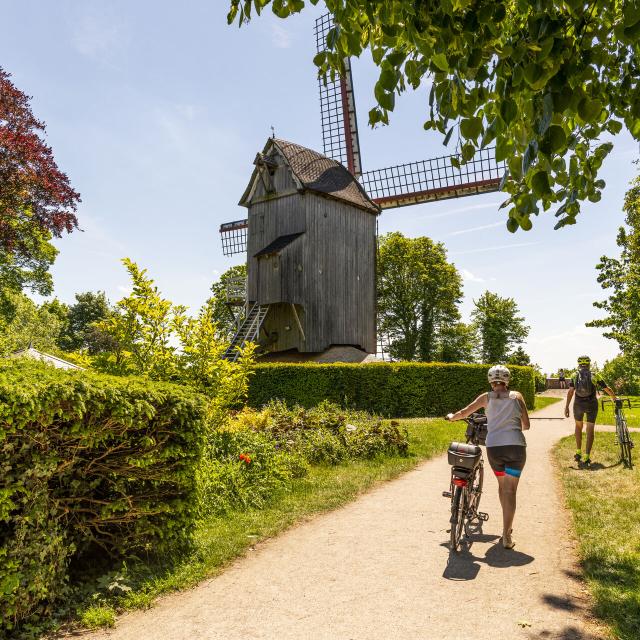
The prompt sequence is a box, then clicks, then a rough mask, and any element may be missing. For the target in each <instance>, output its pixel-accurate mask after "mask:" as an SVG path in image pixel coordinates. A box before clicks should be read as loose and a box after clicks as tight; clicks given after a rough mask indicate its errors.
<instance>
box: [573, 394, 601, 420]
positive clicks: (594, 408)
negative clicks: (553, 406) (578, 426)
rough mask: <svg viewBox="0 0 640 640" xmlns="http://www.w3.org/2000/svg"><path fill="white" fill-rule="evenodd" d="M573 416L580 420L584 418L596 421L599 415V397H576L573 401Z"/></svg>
mask: <svg viewBox="0 0 640 640" xmlns="http://www.w3.org/2000/svg"><path fill="white" fill-rule="evenodd" d="M573 417H574V418H575V419H576V420H577V421H578V422H582V421H584V420H586V421H587V422H595V421H596V418H597V417H598V399H597V398H593V399H587V400H581V399H579V398H576V399H575V400H574V401H573Z"/></svg>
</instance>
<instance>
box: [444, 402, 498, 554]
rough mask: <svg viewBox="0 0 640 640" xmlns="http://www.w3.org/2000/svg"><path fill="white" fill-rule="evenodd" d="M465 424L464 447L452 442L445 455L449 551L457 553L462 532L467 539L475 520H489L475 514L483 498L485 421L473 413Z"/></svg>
mask: <svg viewBox="0 0 640 640" xmlns="http://www.w3.org/2000/svg"><path fill="white" fill-rule="evenodd" d="M465 421H466V423H467V431H466V434H465V436H466V440H467V442H466V444H465V443H462V442H452V443H451V444H450V445H449V450H448V452H447V455H448V458H449V464H450V465H451V483H450V485H449V491H443V492H442V495H443V496H444V497H445V498H451V518H450V520H449V521H450V523H451V537H450V549H451V551H458V550H459V549H460V543H461V542H462V532H463V531H464V534H465V537H466V538H468V537H469V531H468V529H469V525H470V524H471V523H472V522H473V521H474V520H477V521H478V522H485V521H486V520H488V519H489V516H488V515H487V514H486V513H483V512H482V511H478V507H479V506H480V498H481V496H482V482H483V479H484V461H483V459H482V449H480V446H479V445H480V444H484V443H485V441H486V438H487V418H486V416H484V415H482V414H479V413H472V414H471V415H470V416H469V417H468V418H466V419H465Z"/></svg>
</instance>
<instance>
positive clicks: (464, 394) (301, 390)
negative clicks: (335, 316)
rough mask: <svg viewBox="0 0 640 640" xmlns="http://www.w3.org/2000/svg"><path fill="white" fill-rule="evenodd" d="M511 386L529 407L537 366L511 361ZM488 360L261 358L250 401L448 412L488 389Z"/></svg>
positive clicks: (399, 412) (399, 414) (397, 414)
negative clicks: (347, 361)
mask: <svg viewBox="0 0 640 640" xmlns="http://www.w3.org/2000/svg"><path fill="white" fill-rule="evenodd" d="M509 368H510V370H511V373H512V384H511V388H513V389H516V390H518V391H520V392H521V393H522V395H523V396H524V398H525V401H526V403H527V406H528V407H529V408H533V403H534V398H535V382H534V371H533V369H532V368H531V367H518V366H511V367H509ZM488 369H489V366H488V365H472V364H471V365H467V364H440V363H430V362H429V363H417V362H397V363H375V364H315V363H309V364H297V363H296V364H289V363H287V364H275V363H274V364H260V365H256V367H255V369H254V375H253V376H252V377H251V379H250V383H249V396H248V403H249V405H250V406H252V407H261V406H263V405H265V404H267V403H268V402H269V401H270V400H271V399H276V398H277V399H280V400H282V401H283V402H285V403H286V404H287V405H289V406H293V405H296V404H297V405H301V406H302V407H312V406H314V405H317V404H319V403H320V402H322V401H323V400H329V401H331V402H334V403H336V404H338V405H340V406H341V407H343V408H347V407H348V408H352V409H360V410H364V411H369V412H371V413H376V414H379V415H383V416H388V417H394V418H411V417H423V416H442V415H445V414H447V413H448V412H450V411H453V410H457V409H460V408H461V407H463V406H466V405H467V404H468V403H469V402H470V401H471V400H472V399H474V398H475V397H476V396H477V395H479V394H480V393H482V392H483V391H486V390H487V387H488V385H487V371H488Z"/></svg>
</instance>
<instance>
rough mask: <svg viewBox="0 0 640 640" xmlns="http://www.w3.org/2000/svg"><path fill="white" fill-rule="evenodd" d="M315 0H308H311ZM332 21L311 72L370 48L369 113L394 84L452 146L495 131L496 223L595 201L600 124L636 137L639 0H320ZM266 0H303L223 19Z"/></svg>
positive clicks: (470, 144) (473, 145)
mask: <svg viewBox="0 0 640 640" xmlns="http://www.w3.org/2000/svg"><path fill="white" fill-rule="evenodd" d="M318 1H319V0H310V4H312V5H316V4H318ZM325 3H326V6H327V9H328V10H329V12H330V13H331V14H332V17H333V20H334V27H333V28H332V29H330V30H329V32H328V34H327V40H326V48H327V51H325V52H321V53H319V54H318V55H316V57H315V58H314V62H315V64H316V65H317V67H318V70H319V73H320V74H321V75H324V74H326V73H335V72H340V71H341V70H342V69H343V68H344V59H345V57H347V56H360V55H361V54H362V52H363V51H364V50H365V49H368V50H369V51H370V52H371V55H372V58H373V60H374V62H375V64H376V65H377V66H378V67H379V68H380V75H379V79H378V81H377V83H376V85H375V90H374V96H375V101H376V103H377V104H376V106H375V107H374V108H373V109H372V110H371V111H370V112H369V123H370V124H371V125H372V126H373V125H376V124H377V123H384V124H386V123H388V121H389V114H390V112H392V111H393V109H394V106H395V98H396V95H400V94H401V93H402V92H403V91H405V90H406V89H407V87H412V88H413V89H417V88H418V87H420V86H421V85H426V86H427V87H430V88H429V114H428V116H427V120H426V122H425V123H424V127H425V129H436V130H438V131H439V132H440V133H441V134H442V135H443V136H444V138H443V141H444V143H445V144H448V143H449V142H450V141H451V140H454V141H455V146H456V151H458V152H459V153H460V156H459V158H460V159H458V160H454V161H453V162H454V163H455V164H459V163H460V162H462V163H464V162H468V161H470V160H471V159H472V158H473V157H474V155H475V153H476V152H477V151H478V150H479V149H481V148H483V147H486V146H487V145H489V144H492V143H495V146H496V159H497V160H500V161H502V160H505V161H507V165H508V171H507V172H506V173H505V175H504V178H503V183H502V186H501V188H502V189H503V190H504V191H506V192H508V193H509V195H510V197H509V198H508V199H507V200H506V201H505V202H504V203H503V206H505V207H509V218H508V221H507V227H508V228H509V230H510V231H516V230H517V228H518V227H521V228H522V229H525V230H526V229H530V228H531V225H532V223H531V216H532V215H538V213H539V211H540V206H542V208H543V209H544V210H545V211H546V210H547V209H549V208H550V207H551V206H553V205H559V206H558V207H557V209H556V212H555V215H556V216H557V217H559V221H558V223H557V225H556V228H558V227H562V226H564V225H569V224H574V223H575V221H576V217H577V215H578V213H579V211H580V202H581V201H583V200H585V199H588V200H590V201H591V202H597V201H598V200H599V199H600V197H601V191H602V189H603V188H604V186H605V184H604V181H603V180H601V179H599V178H598V170H599V169H600V166H601V165H602V162H603V160H604V158H605V157H606V156H607V154H608V153H609V152H610V151H611V148H612V144H611V143H609V142H605V143H599V138H600V137H601V136H604V137H608V136H609V135H615V134H617V133H619V132H620V131H621V129H622V126H623V124H624V125H626V127H627V128H628V130H629V131H630V132H631V134H632V135H633V136H634V137H635V138H636V140H640V82H639V81H640V63H639V60H638V56H639V55H640V3H639V2H638V1H637V0H627V1H626V2H617V1H614V0H589V1H587V0H562V1H560V0H538V1H537V2H526V1H525V0H477V1H475V2H468V1H464V0H445V1H443V2H416V1H415V0H386V1H385V2H374V1H373V0H350V1H349V2H345V1H344V0H325ZM268 5H271V9H272V11H273V13H275V14H276V15H277V16H279V17H281V18H286V17H288V16H290V15H291V14H294V13H298V12H300V11H302V10H303V9H304V7H305V5H306V3H305V2H304V0H273V2H272V1H271V0H254V1H253V3H252V2H248V1H244V0H231V2H230V11H229V14H228V17H227V19H228V22H229V24H231V23H233V22H234V21H236V20H237V21H238V22H239V23H240V24H242V23H243V22H246V21H248V20H249V19H250V18H251V12H252V7H253V8H254V9H255V11H256V13H258V14H259V13H260V12H261V10H262V9H264V8H265V7H266V6H268Z"/></svg>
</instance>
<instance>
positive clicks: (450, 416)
mask: <svg viewBox="0 0 640 640" xmlns="http://www.w3.org/2000/svg"><path fill="white" fill-rule="evenodd" d="M453 415H454V414H453V413H447V415H446V417H445V420H448V421H449V422H451V421H452V420H453Z"/></svg>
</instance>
